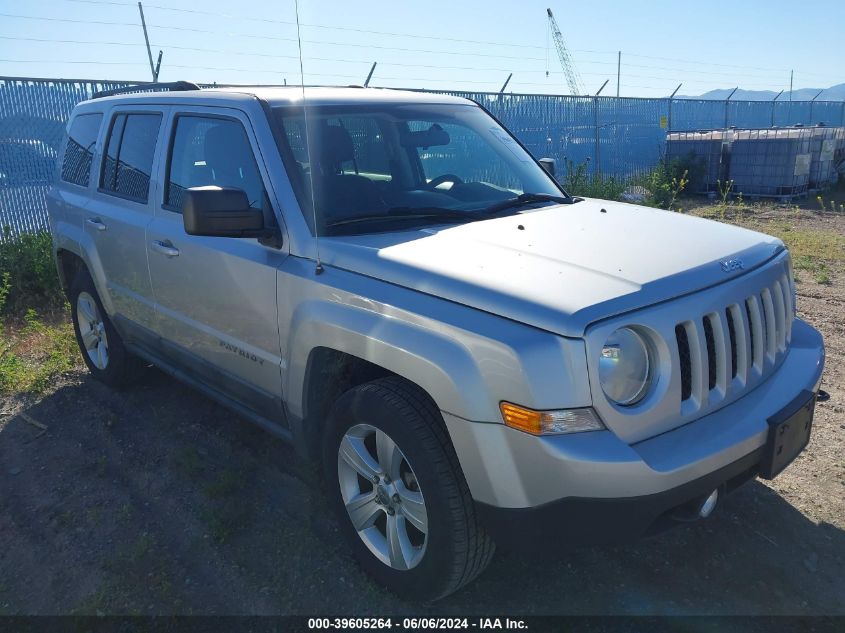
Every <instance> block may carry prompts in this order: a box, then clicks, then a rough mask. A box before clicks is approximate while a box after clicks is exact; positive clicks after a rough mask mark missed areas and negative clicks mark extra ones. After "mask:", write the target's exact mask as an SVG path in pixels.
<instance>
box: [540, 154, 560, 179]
mask: <svg viewBox="0 0 845 633" xmlns="http://www.w3.org/2000/svg"><path fill="white" fill-rule="evenodd" d="M537 162H538V163H540V167H542V168H543V169H544V170H545V172H546V173H547V174H548V175H549V176H551V177H552V178H554V177H555V167H556V165H555V159H554V158H541V159H540V160H538V161H537Z"/></svg>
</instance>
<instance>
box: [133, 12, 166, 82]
mask: <svg viewBox="0 0 845 633" xmlns="http://www.w3.org/2000/svg"><path fill="white" fill-rule="evenodd" d="M138 12H139V13H140V14H141V27H142V28H143V29H144V42H146V44H147V57H148V58H149V60H150V73H152V76H153V83H156V82H158V71H159V69H160V68H161V53H159V56H158V64H159V67H158V68H156V66H155V64H153V52H152V50H150V36H149V35H148V34H147V21H146V20H145V19H144V7H143V5H142V4H141V3H140V2H139V3H138Z"/></svg>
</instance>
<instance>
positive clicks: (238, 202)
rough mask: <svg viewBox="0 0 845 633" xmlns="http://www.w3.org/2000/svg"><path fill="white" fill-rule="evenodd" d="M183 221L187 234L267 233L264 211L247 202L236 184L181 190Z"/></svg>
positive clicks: (242, 235) (265, 235)
mask: <svg viewBox="0 0 845 633" xmlns="http://www.w3.org/2000/svg"><path fill="white" fill-rule="evenodd" d="M182 222H183V223H184V225H185V233H187V234H188V235H205V236H208V237H267V235H268V234H269V233H270V231H268V230H267V229H265V228H264V212H263V211H262V210H261V209H253V208H252V207H250V206H249V198H247V196H246V193H245V192H244V191H243V190H242V189H236V188H235V187H216V186H207V187H191V188H190V189H185V191H184V192H183V193H182Z"/></svg>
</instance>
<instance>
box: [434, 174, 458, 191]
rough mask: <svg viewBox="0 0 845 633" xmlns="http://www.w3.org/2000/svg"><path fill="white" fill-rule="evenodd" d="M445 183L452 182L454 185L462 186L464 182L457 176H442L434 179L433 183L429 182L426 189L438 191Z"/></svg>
mask: <svg viewBox="0 0 845 633" xmlns="http://www.w3.org/2000/svg"><path fill="white" fill-rule="evenodd" d="M444 182H451V183H454V185H461V184H463V182H464V181H463V180H462V179H461V178H459V177H458V176H456V175H455V174H441V175H440V176H438V177H437V178H432V180H431V182H429V183H428V185H426V187H427V188H428V189H432V190H434V189H437V187H439V186H440V185H442V184H443V183H444Z"/></svg>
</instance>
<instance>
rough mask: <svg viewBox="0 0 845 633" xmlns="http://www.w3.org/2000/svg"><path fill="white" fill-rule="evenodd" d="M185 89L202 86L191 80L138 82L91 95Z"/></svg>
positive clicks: (94, 96) (96, 96)
mask: <svg viewBox="0 0 845 633" xmlns="http://www.w3.org/2000/svg"><path fill="white" fill-rule="evenodd" d="M185 90H200V87H199V86H198V85H196V84H195V83H191V82H190V81H170V82H166V83H148V84H137V85H135V86H126V87H125V88H113V89H112V90H100V91H98V92H95V93H94V94H93V95H91V98H92V99H100V98H102V97H111V96H114V95H122V94H131V93H135V92H182V91H185Z"/></svg>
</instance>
